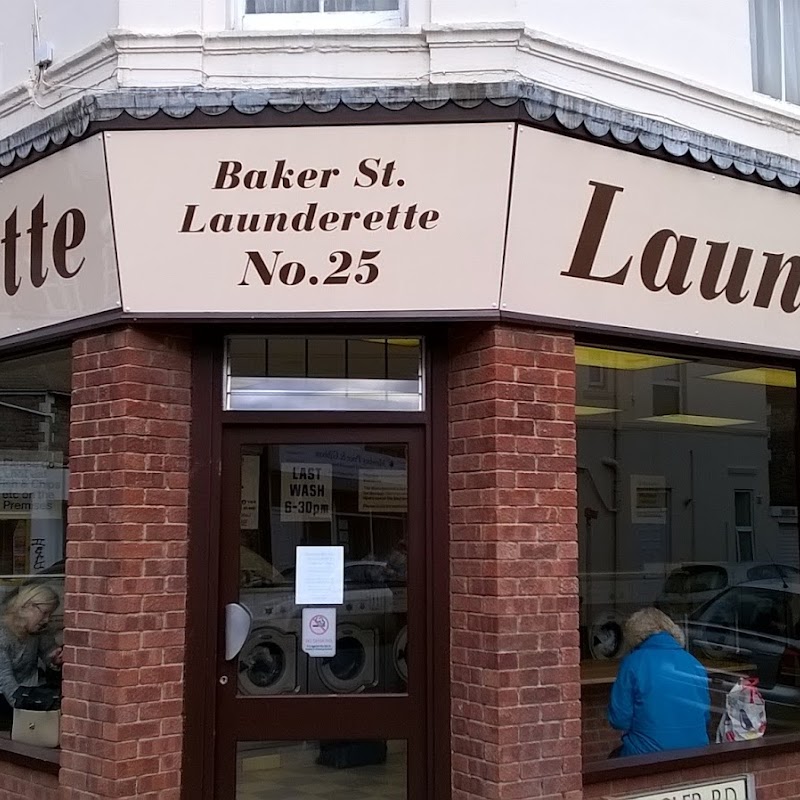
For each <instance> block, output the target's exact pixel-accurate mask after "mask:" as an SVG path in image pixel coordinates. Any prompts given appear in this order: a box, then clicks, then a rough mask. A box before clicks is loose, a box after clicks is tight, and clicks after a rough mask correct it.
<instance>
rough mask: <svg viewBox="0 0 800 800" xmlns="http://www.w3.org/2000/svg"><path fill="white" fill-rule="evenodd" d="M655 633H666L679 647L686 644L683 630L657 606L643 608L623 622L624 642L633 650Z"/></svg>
mask: <svg viewBox="0 0 800 800" xmlns="http://www.w3.org/2000/svg"><path fill="white" fill-rule="evenodd" d="M656 633H668V634H669V635H670V636H671V637H672V638H673V639H674V640H675V641H676V642H677V643H678V644H679V645H680V646H681V647H684V646H685V644H686V639H685V638H684V635H683V631H682V630H681V629H680V628H679V627H678V626H677V625H676V624H675V623H674V622H673V621H672V620H671V619H670V618H669V617H668V616H667V615H666V614H665V613H664V612H663V611H659V610H658V609H657V608H643V609H641V610H640V611H636V612H635V613H633V614H631V615H630V617H628V619H627V621H626V622H625V627H624V634H625V644H626V645H627V646H628V647H629V648H630V649H631V650H633V648H634V647H638V646H639V645H640V644H641V643H642V642H643V641H644V640H645V639H649V638H650V637H651V636H653V635H654V634H656Z"/></svg>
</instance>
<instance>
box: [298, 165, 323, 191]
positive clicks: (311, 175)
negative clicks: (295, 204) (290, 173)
mask: <svg viewBox="0 0 800 800" xmlns="http://www.w3.org/2000/svg"><path fill="white" fill-rule="evenodd" d="M318 177H319V173H318V172H317V171H316V170H315V169H304V170H303V171H302V172H298V173H297V185H298V186H299V187H300V188H301V189H311V188H313V186H314V184H315V183H316V181H317V178H318Z"/></svg>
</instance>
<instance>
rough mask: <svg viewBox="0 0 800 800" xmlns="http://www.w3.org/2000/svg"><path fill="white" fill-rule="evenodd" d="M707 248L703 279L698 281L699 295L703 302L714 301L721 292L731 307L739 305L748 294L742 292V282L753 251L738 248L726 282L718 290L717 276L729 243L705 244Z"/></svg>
mask: <svg viewBox="0 0 800 800" xmlns="http://www.w3.org/2000/svg"><path fill="white" fill-rule="evenodd" d="M706 244H707V245H708V247H709V252H708V258H707V259H706V266H705V269H704V270H703V277H702V278H701V279H700V295H701V296H702V298H703V299H704V300H714V299H716V298H717V297H719V296H720V295H721V294H722V293H723V292H724V293H725V299H726V300H727V301H728V302H729V303H731V304H732V305H736V304H737V303H741V302H742V300H744V299H745V298H746V297H747V295H748V294H750V292H743V291H742V289H743V287H744V281H745V278H746V277H747V270H748V268H749V266H750V259H751V258H752V257H753V251H752V250H750V249H749V248H747V247H738V248H737V249H736V255H735V256H734V259H733V267H732V268H731V274H730V277H729V278H728V282H727V283H726V284H725V286H724V287H722V288H719V286H718V283H719V276H720V272H721V271H722V265H723V264H724V263H725V257H726V255H727V254H728V245H729V244H730V242H706Z"/></svg>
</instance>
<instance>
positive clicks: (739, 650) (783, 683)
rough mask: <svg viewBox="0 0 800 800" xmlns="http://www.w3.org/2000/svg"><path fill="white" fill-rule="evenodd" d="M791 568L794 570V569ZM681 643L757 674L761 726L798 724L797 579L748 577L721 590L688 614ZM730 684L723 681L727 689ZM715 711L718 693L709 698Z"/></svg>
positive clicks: (799, 618)
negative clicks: (764, 720) (763, 718)
mask: <svg viewBox="0 0 800 800" xmlns="http://www.w3.org/2000/svg"><path fill="white" fill-rule="evenodd" d="M795 572H796V571H795ZM686 629H687V643H688V646H689V648H690V649H691V651H692V652H693V653H694V654H695V655H697V656H698V657H700V658H701V659H703V660H708V659H711V660H714V661H717V662H719V661H723V662H728V663H732V664H735V665H741V666H739V667H733V668H732V669H731V672H732V673H733V675H732V679H735V676H736V675H737V674H741V675H752V676H755V677H757V678H758V681H759V689H760V690H761V692H762V694H763V695H764V699H765V701H766V703H767V730H769V731H771V732H774V731H775V729H776V728H777V729H778V730H780V729H782V728H783V729H784V730H788V729H790V728H792V729H794V728H797V727H798V726H799V725H800V581H798V579H797V575H796V574H793V582H792V583H789V582H788V581H786V580H783V579H781V578H779V579H777V580H763V581H750V582H747V583H742V584H740V585H738V586H733V587H731V588H729V589H727V590H725V591H723V592H722V593H721V594H720V595H718V596H717V597H716V598H714V599H713V600H711V601H710V602H708V603H707V604H706V605H704V606H703V607H702V608H700V609H698V610H697V611H696V612H695V613H694V614H692V615H691V617H690V618H689V620H688V622H687V623H686ZM731 685H732V683H730V682H729V683H728V684H727V687H725V688H729V687H730V686H731ZM713 703H714V706H715V707H716V708H717V710H721V707H722V706H723V705H724V697H715V698H714V699H713Z"/></svg>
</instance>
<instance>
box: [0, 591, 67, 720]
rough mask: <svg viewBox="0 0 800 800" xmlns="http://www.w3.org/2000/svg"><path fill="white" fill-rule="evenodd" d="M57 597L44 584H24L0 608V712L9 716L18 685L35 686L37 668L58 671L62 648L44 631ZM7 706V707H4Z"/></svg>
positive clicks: (37, 677)
mask: <svg viewBox="0 0 800 800" xmlns="http://www.w3.org/2000/svg"><path fill="white" fill-rule="evenodd" d="M58 604H59V599H58V595H57V594H56V593H55V591H53V589H52V588H50V587H49V586H47V585H46V584H27V585H25V586H21V587H20V588H19V589H16V590H15V591H13V592H12V593H11V594H10V595H9V596H8V597H6V598H5V599H4V601H3V604H2V606H0V692H2V695H3V698H2V700H3V702H2V703H0V711H3V712H5V713H4V716H6V717H8V716H10V708H9V706H11V707H13V706H14V694H15V693H16V692H17V690H18V689H19V687H20V686H38V685H39V684H40V683H41V682H42V681H41V680H40V677H39V669H40V666H42V667H43V668H44V669H60V667H61V664H62V652H61V651H62V649H61V647H59V646H58V644H57V643H56V640H55V637H54V636H53V635H52V633H50V632H49V631H48V630H47V625H48V623H49V622H50V617H51V615H52V614H53V612H54V611H55V610H56V608H58ZM6 704H7V705H6Z"/></svg>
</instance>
